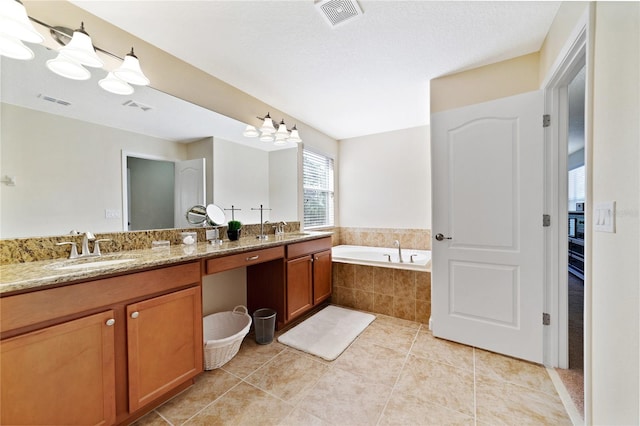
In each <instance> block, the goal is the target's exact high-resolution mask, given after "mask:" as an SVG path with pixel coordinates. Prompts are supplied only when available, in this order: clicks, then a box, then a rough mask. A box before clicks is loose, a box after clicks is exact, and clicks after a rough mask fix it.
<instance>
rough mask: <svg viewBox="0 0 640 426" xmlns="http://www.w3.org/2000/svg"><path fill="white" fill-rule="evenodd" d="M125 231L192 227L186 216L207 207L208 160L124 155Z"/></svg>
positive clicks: (125, 153) (124, 153)
mask: <svg viewBox="0 0 640 426" xmlns="http://www.w3.org/2000/svg"><path fill="white" fill-rule="evenodd" d="M122 161H123V175H122V179H123V194H124V199H123V213H124V217H125V218H126V222H125V224H124V229H126V230H127V231H140V230H147V229H168V228H185V227H191V226H192V225H190V224H189V223H188V222H187V221H186V217H185V214H186V212H187V210H188V209H189V208H190V207H192V206H194V205H198V204H201V205H204V204H206V203H205V201H206V167H205V166H206V160H205V159H204V158H198V159H193V160H185V161H179V160H176V161H172V160H167V159H159V158H150V157H148V156H145V155H144V154H134V153H127V152H123V153H122Z"/></svg>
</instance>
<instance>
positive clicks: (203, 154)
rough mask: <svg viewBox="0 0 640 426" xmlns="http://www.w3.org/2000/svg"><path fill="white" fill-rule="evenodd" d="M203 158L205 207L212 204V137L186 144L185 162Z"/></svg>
mask: <svg viewBox="0 0 640 426" xmlns="http://www.w3.org/2000/svg"><path fill="white" fill-rule="evenodd" d="M198 158H204V162H205V169H204V170H205V185H206V188H205V205H206V204H211V203H213V137H208V138H204V139H201V140H199V141H195V142H191V143H188V144H187V160H195V159H198Z"/></svg>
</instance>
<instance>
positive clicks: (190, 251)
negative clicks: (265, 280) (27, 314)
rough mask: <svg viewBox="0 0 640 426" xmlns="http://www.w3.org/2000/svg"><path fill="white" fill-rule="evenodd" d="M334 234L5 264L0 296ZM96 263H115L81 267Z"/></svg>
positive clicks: (252, 238) (291, 235)
mask: <svg viewBox="0 0 640 426" xmlns="http://www.w3.org/2000/svg"><path fill="white" fill-rule="evenodd" d="M331 235H332V233H331V232H303V233H302V232H294V233H288V234H283V235H278V236H273V235H269V239H267V240H259V239H257V238H255V236H248V237H244V238H240V239H239V240H237V241H227V240H225V241H224V242H223V243H222V244H210V243H206V242H201V243H197V244H194V245H191V246H185V245H171V246H170V247H168V248H161V249H150V248H149V249H142V250H130V251H122V252H118V253H110V254H105V255H103V256H101V257H92V258H83V259H82V260H80V261H78V260H77V259H74V260H69V259H53V260H42V261H37V262H26V263H15V264H8V265H2V266H0V295H4V294H5V293H13V292H22V291H25V290H34V289H40V288H44V287H47V286H52V285H56V284H62V283H71V282H74V281H84V280H87V279H93V278H100V277H102V276H108V275H114V274H122V273H129V272H135V271H137V270H142V269H148V268H152V267H157V266H167V265H171V264H175V263H181V262H187V261H191V260H199V259H206V258H214V257H222V256H227V255H230V254H235V253H242V252H246V251H251V250H260V249H264V248H269V247H277V246H281V245H284V244H291V243H296V242H302V241H308V240H314V239H318V238H323V237H328V236H331ZM126 259H130V260H126ZM92 261H113V262H111V263H109V264H105V265H101V266H99V267H89V268H86V267H78V266H77V264H78V263H82V262H92ZM69 265H73V269H60V267H64V266H69Z"/></svg>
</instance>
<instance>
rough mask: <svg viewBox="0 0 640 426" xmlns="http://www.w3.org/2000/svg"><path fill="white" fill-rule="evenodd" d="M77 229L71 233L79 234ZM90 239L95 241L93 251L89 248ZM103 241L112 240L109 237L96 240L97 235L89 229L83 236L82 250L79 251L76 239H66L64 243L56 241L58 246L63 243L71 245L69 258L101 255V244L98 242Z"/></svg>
mask: <svg viewBox="0 0 640 426" xmlns="http://www.w3.org/2000/svg"><path fill="white" fill-rule="evenodd" d="M77 234H78V233H77V232H76V231H71V235H77ZM89 241H94V243H93V253H92V252H91V251H90V250H89ZM102 241H111V240H109V239H101V240H96V236H95V235H93V234H92V233H91V232H89V231H87V232H85V233H84V235H83V237H82V249H81V252H80V253H78V247H77V244H76V242H75V241H64V242H62V243H56V245H57V246H63V245H67V244H69V245H71V252H70V253H69V259H77V258H79V257H90V256H101V255H102V253H101V252H100V246H99V244H98V243H100V242H102Z"/></svg>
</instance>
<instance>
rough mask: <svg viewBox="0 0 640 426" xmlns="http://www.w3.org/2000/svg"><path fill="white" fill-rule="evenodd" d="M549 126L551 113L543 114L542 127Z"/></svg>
mask: <svg viewBox="0 0 640 426" xmlns="http://www.w3.org/2000/svg"><path fill="white" fill-rule="evenodd" d="M549 126H551V115H550V114H544V115H543V116H542V127H549Z"/></svg>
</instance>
